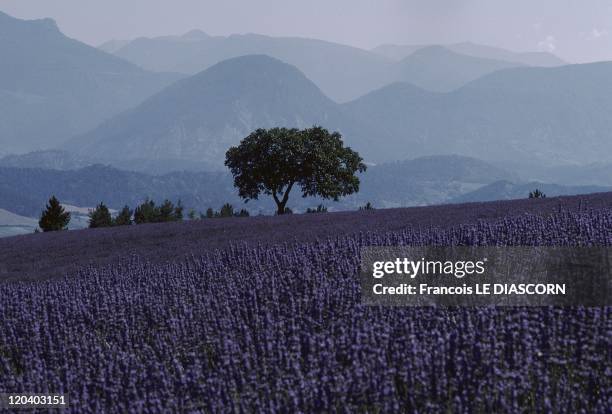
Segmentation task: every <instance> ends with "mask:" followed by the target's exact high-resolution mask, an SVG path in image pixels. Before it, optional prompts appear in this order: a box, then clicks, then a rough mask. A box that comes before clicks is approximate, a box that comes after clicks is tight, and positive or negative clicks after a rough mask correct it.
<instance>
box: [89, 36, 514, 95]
mask: <svg viewBox="0 0 612 414" xmlns="http://www.w3.org/2000/svg"><path fill="white" fill-rule="evenodd" d="M101 48H102V49H104V50H108V51H110V52H112V53H114V54H115V55H117V56H119V57H121V58H123V59H126V60H128V61H130V62H133V63H135V64H137V65H139V66H141V67H143V68H146V69H149V70H156V71H176V72H181V73H187V74H195V73H198V72H200V71H202V70H205V69H207V68H209V67H211V66H212V65H214V64H216V63H219V62H221V61H223V60H226V59H231V58H234V57H239V56H246V55H254V54H264V55H268V56H271V57H274V58H276V59H279V60H281V61H283V62H286V63H289V64H291V65H293V66H295V67H297V68H298V69H299V70H300V71H302V72H303V73H304V75H305V76H306V77H307V78H308V79H310V80H312V81H313V82H314V83H315V84H316V85H317V86H318V87H319V88H321V90H322V91H323V92H324V93H325V94H326V95H327V96H329V97H330V98H331V99H333V100H335V101H336V102H346V101H349V100H351V99H356V98H358V97H359V96H361V95H363V94H365V93H368V92H371V91H372V90H375V89H377V88H380V87H383V86H385V85H386V84H388V83H391V82H398V81H405V82H409V83H412V84H414V85H417V86H419V87H422V88H425V89H430V90H433V91H448V90H451V89H454V88H457V87H459V86H462V85H464V84H465V83H466V82H468V81H470V80H473V79H476V78H477V77H479V76H482V75H483V74H486V73H490V72H492V71H495V70H499V69H502V68H507V67H513V66H519V65H522V64H523V63H521V62H516V61H504V59H502V58H499V57H494V58H493V57H487V56H475V55H474V54H460V53H461V52H458V51H456V50H450V49H447V48H445V47H441V46H432V47H425V48H421V47H417V48H415V50H417V49H422V50H419V52H418V54H415V55H414V56H410V57H408V55H406V56H404V58H405V62H399V63H396V62H394V61H393V59H389V58H387V57H386V56H383V55H381V54H380V53H375V52H372V51H366V50H362V49H358V48H354V47H350V46H345V45H341V44H337V43H330V42H325V41H321V40H314V39H304V38H296V37H269V36H262V35H256V34H246V35H231V36H228V37H221V36H209V35H207V34H206V33H204V32H202V31H198V30H193V31H191V32H188V33H186V34H185V35H183V36H164V37H157V38H139V39H135V40H133V41H131V42H108V43H106V44H105V45H102V46H101ZM498 55H499V53H498ZM507 55H508V56H510V57H513V55H512V53H511V52H508V53H507ZM398 60H400V59H398Z"/></svg>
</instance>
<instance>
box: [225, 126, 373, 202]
mask: <svg viewBox="0 0 612 414" xmlns="http://www.w3.org/2000/svg"><path fill="white" fill-rule="evenodd" d="M362 161H363V160H362V158H361V157H360V156H359V154H358V153H357V152H355V151H353V150H352V149H351V148H349V147H345V146H344V144H343V142H342V136H341V135H340V134H339V133H338V132H333V133H330V132H328V131H327V130H326V129H324V128H322V127H319V126H315V127H312V128H308V129H305V130H301V131H300V130H297V129H287V128H272V129H258V130H256V131H255V132H253V133H251V134H250V135H249V136H248V137H246V138H244V139H243V140H242V141H241V142H240V144H239V145H238V146H237V147H232V148H230V149H229V150H228V151H227V153H226V155H225V165H226V166H227V167H229V169H230V170H231V172H232V175H233V176H234V186H235V187H236V188H238V192H239V195H240V197H242V198H244V199H245V202H248V201H249V200H257V199H258V197H259V195H260V194H265V195H271V196H272V198H273V199H274V201H275V202H276V207H277V214H285V213H286V212H287V209H286V205H287V201H288V200H289V193H290V192H291V190H292V188H293V187H294V186H296V185H297V186H299V187H301V190H302V197H308V196H319V197H322V198H331V199H333V200H334V201H338V199H339V197H342V196H346V195H349V194H352V193H354V192H357V191H359V178H358V177H357V176H356V175H355V173H356V172H358V171H359V172H364V171H365V170H366V166H365V164H364V163H363V162H362Z"/></svg>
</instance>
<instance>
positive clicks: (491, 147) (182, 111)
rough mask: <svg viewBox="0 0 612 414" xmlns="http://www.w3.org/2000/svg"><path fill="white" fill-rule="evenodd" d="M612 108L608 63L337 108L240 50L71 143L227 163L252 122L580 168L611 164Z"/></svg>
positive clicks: (364, 148)
mask: <svg viewBox="0 0 612 414" xmlns="http://www.w3.org/2000/svg"><path fill="white" fill-rule="evenodd" d="M611 110H612V63H608V62H604V63H592V64H583V65H566V66H561V67H554V68H530V67H519V68H511V69H505V70H499V71H496V72H494V73H491V74H489V75H485V76H484V77H481V78H479V79H477V80H475V81H472V82H470V83H468V84H467V85H465V86H463V87H461V88H459V89H456V90H454V91H452V92H448V93H433V92H428V91H425V90H423V89H421V88H418V87H415V86H413V85H410V84H407V83H395V84H391V85H388V86H386V87H384V88H381V89H379V90H377V91H374V92H372V93H370V94H367V95H365V96H363V97H361V98H359V99H357V100H355V101H352V102H349V103H347V104H342V105H339V104H336V103H335V102H333V101H332V100H330V99H329V98H327V97H326V96H325V95H324V94H323V93H322V92H321V91H320V90H319V89H318V88H317V86H316V85H315V84H314V83H312V82H311V81H310V80H308V79H307V78H306V77H305V76H304V75H303V74H302V73H301V72H300V71H299V70H298V69H297V68H295V67H293V66H291V65H288V64H286V63H283V62H281V61H279V60H277V59H273V58H270V57H267V56H263V55H260V56H243V57H240V58H234V59H229V60H227V61H224V62H222V63H220V64H217V65H215V66H213V67H212V68H209V69H207V70H206V71H203V72H201V73H199V74H197V75H195V76H193V77H190V78H187V79H184V80H182V81H180V82H178V83H176V84H174V85H172V86H170V87H168V88H166V89H165V90H163V91H161V92H159V93H158V94H156V95H155V96H153V97H152V98H150V99H148V100H147V101H145V102H144V103H143V104H141V105H139V106H138V107H136V108H135V109H133V110H130V111H127V112H125V113H123V114H121V115H119V116H117V117H115V118H113V119H111V120H109V121H108V122H105V123H104V124H102V125H101V126H99V127H98V128H96V129H94V130H92V131H91V132H89V133H87V134H84V135H82V136H79V137H76V138H75V139H74V140H72V141H71V142H70V143H69V144H68V145H66V146H65V147H64V148H65V149H67V150H72V151H75V152H77V153H78V154H79V155H81V156H90V157H92V156H94V155H96V156H98V157H100V158H102V159H109V160H115V159H122V160H127V159H130V158H133V159H136V158H145V159H156V160H161V159H163V158H172V159H184V160H189V161H194V160H199V161H202V162H206V163H208V164H210V165H211V166H214V165H217V166H219V167H221V166H222V163H223V154H224V153H225V151H226V150H227V148H228V147H229V146H231V145H235V144H237V143H238V142H239V141H240V139H241V138H243V137H244V136H246V135H247V134H248V133H249V132H251V131H252V130H253V129H255V128H258V127H272V126H277V125H283V126H287V127H305V126H308V125H312V124H320V125H324V126H325V127H327V128H329V129H333V130H339V131H340V132H341V133H342V134H343V136H344V138H345V141H346V142H347V143H348V144H349V145H350V146H352V147H354V148H355V149H356V150H358V151H359V152H360V153H361V154H362V155H363V156H364V158H365V160H366V161H368V162H374V163H380V162H386V161H393V160H405V159H411V158H415V157H419V156H426V155H440V154H459V155H465V156H471V157H475V158H480V159H483V160H488V161H517V160H520V161H524V162H531V163H536V164H538V163H539V164H542V163H543V164H545V165H554V164H584V163H592V162H606V161H609V151H610V150H611V149H612V142H611V141H610V134H611V132H610V131H612V118H611V117H610V116H609V113H610V111H611ZM577 142H580V145H577Z"/></svg>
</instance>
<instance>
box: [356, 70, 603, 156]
mask: <svg viewBox="0 0 612 414" xmlns="http://www.w3.org/2000/svg"><path fill="white" fill-rule="evenodd" d="M344 108H345V110H346V111H347V112H349V113H351V115H352V116H354V117H355V118H359V119H367V120H368V121H369V122H370V123H371V124H372V125H377V126H381V129H382V130H383V131H384V138H383V137H381V140H384V149H385V150H387V153H386V154H387V157H388V159H389V158H391V157H397V158H399V159H402V158H408V157H415V156H422V155H434V154H449V153H452V154H461V155H466V156H471V157H475V158H479V159H483V160H489V161H491V160H497V161H513V162H517V161H521V162H525V163H528V162H531V163H536V164H541V165H547V164H548V165H551V164H563V163H574V164H581V163H593V162H598V161H600V162H607V161H608V162H609V160H608V154H609V152H610V151H611V150H612V144H611V141H610V131H612V118H611V117H610V116H609V113H610V112H611V111H612V62H602V63H591V64H582V65H568V66H561V67H555V68H514V69H506V70H501V71H498V72H494V73H492V74H489V75H486V76H484V77H482V78H480V79H477V80H475V81H473V82H471V83H469V84H467V85H465V86H463V87H461V88H459V89H457V90H454V91H452V92H450V93H445V94H427V93H423V92H422V91H418V90H415V89H414V87H410V86H408V85H399V84H395V85H390V86H387V87H385V88H382V89H380V90H378V91H375V92H372V93H370V94H368V95H366V96H364V97H362V98H360V99H357V100H355V101H353V102H350V103H348V104H345V105H344ZM577 142H580V144H579V145H578V144H576V143H577Z"/></svg>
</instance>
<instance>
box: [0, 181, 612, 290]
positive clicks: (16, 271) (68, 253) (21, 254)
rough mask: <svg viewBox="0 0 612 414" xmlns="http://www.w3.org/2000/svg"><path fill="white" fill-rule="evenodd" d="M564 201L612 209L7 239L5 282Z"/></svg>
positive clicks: (604, 203) (308, 218) (254, 222)
mask: <svg viewBox="0 0 612 414" xmlns="http://www.w3.org/2000/svg"><path fill="white" fill-rule="evenodd" d="M559 206H562V207H563V208H566V209H577V208H579V207H580V206H582V207H590V208H595V209H597V208H612V193H599V194H590V195H581V196H570V197H555V198H547V199H539V200H512V201H498V202H488V203H468V204H458V205H446V206H432V207H412V208H401V209H387V210H376V211H366V212H341V213H327V214H303V215H293V216H284V217H251V218H232V219H214V220H203V221H196V222H183V223H171V224H149V225H140V226H132V227H121V228H111V229H95V230H77V231H69V232H61V233H46V234H35V235H27V236H16V237H10V238H5V239H1V240H0V280H3V279H4V280H6V279H11V280H14V279H35V278H40V277H43V276H57V275H61V274H63V273H66V272H72V271H74V270H76V269H78V267H79V266H83V265H89V264H91V265H95V266H102V265H105V264H109V263H112V262H115V261H117V260H121V259H122V258H125V257H129V256H130V255H132V254H138V255H141V256H144V257H146V258H147V259H148V260H150V261H153V262H165V261H169V260H172V259H173V258H176V257H177V256H178V257H182V256H184V255H188V254H194V255H199V254H202V253H204V252H206V251H210V250H212V249H216V248H225V247H228V246H230V245H231V244H232V243H243V242H246V243H249V244H257V243H261V244H277V243H284V242H292V241H309V240H314V239H316V238H327V237H335V236H337V235H339V234H348V233H358V232H363V231H373V232H385V231H391V230H401V229H403V228H407V227H415V228H418V227H428V226H435V227H442V228H444V227H451V226H454V225H459V224H464V223H471V222H475V221H477V220H481V219H482V220H494V219H497V218H501V217H504V216H509V215H518V214H523V213H535V214H546V213H548V212H551V211H554V210H556V209H558V208H559Z"/></svg>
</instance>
